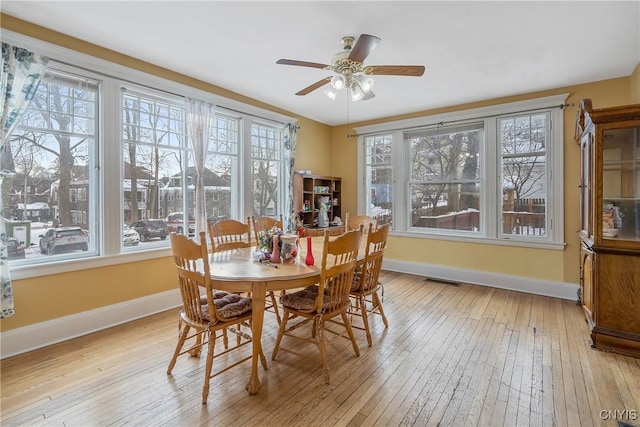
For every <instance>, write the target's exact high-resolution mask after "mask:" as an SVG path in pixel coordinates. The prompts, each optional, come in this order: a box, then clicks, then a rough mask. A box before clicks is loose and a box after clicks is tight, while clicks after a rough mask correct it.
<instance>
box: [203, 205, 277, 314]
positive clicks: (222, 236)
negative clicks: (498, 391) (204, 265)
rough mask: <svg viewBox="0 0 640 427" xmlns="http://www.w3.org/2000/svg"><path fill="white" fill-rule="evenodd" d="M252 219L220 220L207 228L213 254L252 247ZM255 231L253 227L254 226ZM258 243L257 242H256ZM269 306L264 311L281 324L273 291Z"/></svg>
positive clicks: (270, 292)
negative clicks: (274, 316) (273, 316)
mask: <svg viewBox="0 0 640 427" xmlns="http://www.w3.org/2000/svg"><path fill="white" fill-rule="evenodd" d="M252 222H253V217H247V223H246V224H245V223H242V222H240V221H236V220H235V219H228V218H225V219H221V220H220V221H218V222H216V223H214V224H213V225H210V226H209V238H210V239H211V247H212V251H213V252H223V251H230V250H233V249H239V248H248V247H251V246H252V244H253V243H252V241H251V225H250V224H251V223H252ZM254 229H255V226H254ZM256 242H258V240H256ZM267 296H268V297H269V300H270V301H271V303H270V304H267V305H266V306H265V310H267V311H273V312H274V313H275V315H276V320H277V321H278V325H279V324H280V322H281V317H280V312H279V311H278V301H277V299H276V296H275V294H274V293H273V291H269V293H268V295H267Z"/></svg>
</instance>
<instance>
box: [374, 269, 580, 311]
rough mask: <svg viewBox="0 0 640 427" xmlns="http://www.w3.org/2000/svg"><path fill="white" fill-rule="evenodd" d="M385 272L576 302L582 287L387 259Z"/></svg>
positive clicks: (573, 284)
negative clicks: (579, 289)
mask: <svg viewBox="0 0 640 427" xmlns="http://www.w3.org/2000/svg"><path fill="white" fill-rule="evenodd" d="M382 268H383V269H385V270H390V271H397V272H399V273H408V274H416V275H419V276H425V277H429V278H432V279H442V280H446V281H455V282H462V283H471V284H474V285H482V286H489V287H493V288H499V289H508V290H511V291H518V292H526V293H529V294H535V295H544V296H548V297H554V298H560V299H566V300H571V301H576V300H577V299H578V288H579V287H580V286H579V285H577V284H575V283H567V282H552V281H549V280H540V279H532V278H529V277H522V276H509V275H506V274H498V273H491V272H488V271H478V270H464V269H460V268H452V267H444V266H441V265H434V264H423V263H417V262H410V261H400V260H396V259H387V258H385V259H384V261H383V264H382Z"/></svg>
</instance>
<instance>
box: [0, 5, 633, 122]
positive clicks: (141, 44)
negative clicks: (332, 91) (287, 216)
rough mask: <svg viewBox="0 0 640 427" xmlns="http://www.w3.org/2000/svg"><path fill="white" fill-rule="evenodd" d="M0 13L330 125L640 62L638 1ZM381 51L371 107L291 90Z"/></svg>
mask: <svg viewBox="0 0 640 427" xmlns="http://www.w3.org/2000/svg"><path fill="white" fill-rule="evenodd" d="M0 10H1V11H2V12H3V13H6V14H8V15H12V16H15V17H18V18H21V19H24V20H27V21H30V22H33V23H36V24H39V25H42V26H44V27H47V28H51V29H53V30H56V31H59V32H62V33H65V34H68V35H71V36H73V37H77V38H79V39H82V40H86V41H88V42H91V43H95V44H97V45H100V46H104V47H106V48H109V49H112V50H115V51H118V52H121V53H124V54H127V55H130V56H133V57H135V58H139V59H141V60H144V61H147V62H150V63H153V64H157V65H160V66H162V67H165V68H168V69H171V70H174V71H177V72H180V73H183V74H186V75H189V76H192V77H195V78H197V79H200V80H203V81H206V82H209V83H212V84H214V85H217V86H220V87H223V88H226V89H229V90H231V91H234V92H237V93H239V94H242V95H245V96H248V97H251V98H253V99H256V100H259V101H263V102H266V103H268V104H271V105H274V106H277V107H280V108H282V109H285V110H288V111H290V112H293V113H295V114H298V115H302V116H306V117H309V118H311V119H314V120H317V121H319V122H322V123H326V124H329V125H337V124H344V123H347V122H350V123H353V122H358V121H364V120H369V119H376V118H380V117H387V116H392V115H398V114H403V113H410V112H415V111H422V110H428V109H432V108H438V107H446V106H451V105H457V104H462V103H467V102H473V101H479V100H485V99H491V98H495V97H500V96H507V95H515V94H520V93H526V92H532V91H538V90H544V89H550V88H557V87H562V86H568V85H573V84H579V83H586V82H592V81H598V80H603V79H609V78H614V77H623V76H629V75H630V74H631V73H632V72H633V70H634V68H635V66H636V65H637V64H638V63H639V62H640V1H638V0H636V1H623V2H613V1H568V2H560V1H553V2H551V1H550V2H540V1H535V2H523V1H511V2H506V1H472V2H461V1H449V2H444V1H442V2H436V1H410V2H400V1H390V2H378V1H355V2H329V1H300V2H273V1H259V2H248V1H235V2H232V1H199V2H193V1H126V2H124V1H11V0H2V3H1V5H0ZM362 33H367V34H372V35H375V36H378V37H380V38H381V39H382V42H381V43H380V44H379V45H378V46H377V47H376V49H375V50H374V51H373V52H372V53H371V54H370V55H369V57H368V58H367V59H366V61H365V64H366V65H425V66H426V72H425V73H424V75H423V76H422V77H397V76H377V77H376V83H375V87H374V92H375V93H376V97H375V98H373V99H371V100H368V101H360V102H356V103H354V102H352V101H350V100H348V99H347V96H346V93H344V91H343V92H342V93H340V95H339V96H338V99H336V100H335V101H331V100H330V99H329V98H328V97H326V96H325V95H324V94H323V91H322V90H321V89H320V90H316V91H314V92H312V93H311V94H309V95H306V96H296V95H294V94H295V93H296V92H297V91H298V90H300V89H302V88H304V87H307V86H309V85H310V84H312V83H314V82H316V81H318V80H320V79H322V78H323V77H326V76H328V75H330V73H329V72H328V71H324V70H321V69H314V68H304V67H294V66H287V65H277V64H276V60H278V59H280V58H286V59H297V60H303V61H310V62H319V63H329V62H330V61H331V57H332V55H333V54H334V53H336V52H338V51H340V50H341V49H342V46H341V44H340V39H341V38H342V37H343V36H346V35H352V36H356V37H357V36H359V35H360V34H362Z"/></svg>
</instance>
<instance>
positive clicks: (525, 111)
mask: <svg viewBox="0 0 640 427" xmlns="http://www.w3.org/2000/svg"><path fill="white" fill-rule="evenodd" d="M574 105H575V104H574V103H573V102H571V103H569V104H560V105H556V106H551V107H539V108H530V109H528V110H520V111H511V112H509V113H502V114H492V115H488V116H478V117H469V118H466V119H460V120H450V121H447V122H442V121H441V122H436V123H429V124H426V125H419V126H414V127H410V128H393V129H385V130H383V131H378V132H365V133H352V134H348V135H347V137H348V138H352V137H359V136H367V135H378V134H380V133H385V132H393V131H396V130H404V131H411V130H417V129H422V128H427V127H433V126H442V125H445V124H447V125H448V124H453V123H460V122H469V121H472V120H478V119H486V118H487V117H500V116H506V115H510V114H520V113H530V112H532V111H540V110H549V109H552V108H559V109H561V110H564V109H565V108H567V107H573V106H574Z"/></svg>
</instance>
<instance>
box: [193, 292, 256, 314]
mask: <svg viewBox="0 0 640 427" xmlns="http://www.w3.org/2000/svg"><path fill="white" fill-rule="evenodd" d="M200 303H201V304H202V314H203V317H204V318H205V319H206V320H211V319H209V311H208V308H207V298H206V297H203V298H202V299H201V300H200ZM213 305H215V306H216V311H217V312H218V316H219V317H220V318H221V319H230V318H232V317H236V316H241V315H243V314H245V313H248V312H250V311H251V298H246V297H243V296H240V295H238V294H230V293H228V292H224V291H215V292H214V293H213Z"/></svg>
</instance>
